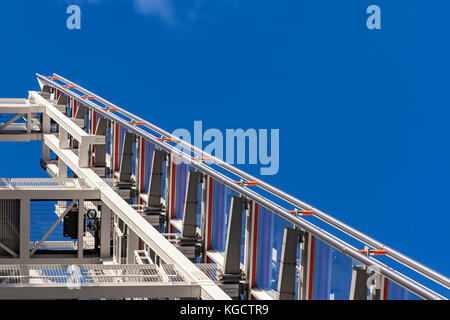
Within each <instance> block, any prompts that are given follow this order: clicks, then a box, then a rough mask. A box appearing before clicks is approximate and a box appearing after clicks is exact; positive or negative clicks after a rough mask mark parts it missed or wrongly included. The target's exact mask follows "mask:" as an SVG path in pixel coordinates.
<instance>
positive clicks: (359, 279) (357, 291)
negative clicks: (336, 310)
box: [349, 266, 369, 300]
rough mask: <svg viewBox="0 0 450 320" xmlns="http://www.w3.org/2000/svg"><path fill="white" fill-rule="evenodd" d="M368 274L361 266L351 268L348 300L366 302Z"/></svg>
mask: <svg viewBox="0 0 450 320" xmlns="http://www.w3.org/2000/svg"><path fill="white" fill-rule="evenodd" d="M368 279H369V274H368V273H367V269H366V268H365V267H363V266H353V272H352V282H351V287H350V297H349V299H350V300H367V290H368V287H367V280H368Z"/></svg>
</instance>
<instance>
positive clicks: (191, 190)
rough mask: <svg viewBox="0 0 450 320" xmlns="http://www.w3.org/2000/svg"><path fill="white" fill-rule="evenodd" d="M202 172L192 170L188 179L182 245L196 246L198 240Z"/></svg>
mask: <svg viewBox="0 0 450 320" xmlns="http://www.w3.org/2000/svg"><path fill="white" fill-rule="evenodd" d="M199 183H200V172H198V171H193V170H190V171H189V173H188V178H187V188H186V195H185V205H184V212H183V227H182V230H181V243H182V244H183V242H188V243H189V244H190V245H195V241H196V238H197V210H198V185H199Z"/></svg>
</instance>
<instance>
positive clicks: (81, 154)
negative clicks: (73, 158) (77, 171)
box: [78, 142, 89, 168]
mask: <svg viewBox="0 0 450 320" xmlns="http://www.w3.org/2000/svg"><path fill="white" fill-rule="evenodd" d="M78 165H79V166H80V168H87V167H89V144H87V143H86V142H84V143H83V142H80V144H79V148H78Z"/></svg>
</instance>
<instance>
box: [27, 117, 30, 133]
mask: <svg viewBox="0 0 450 320" xmlns="http://www.w3.org/2000/svg"><path fill="white" fill-rule="evenodd" d="M27 133H31V113H27Z"/></svg>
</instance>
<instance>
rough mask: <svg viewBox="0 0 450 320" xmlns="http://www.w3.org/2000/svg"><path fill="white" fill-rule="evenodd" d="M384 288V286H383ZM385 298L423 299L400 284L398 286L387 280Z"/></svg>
mask: <svg viewBox="0 0 450 320" xmlns="http://www.w3.org/2000/svg"><path fill="white" fill-rule="evenodd" d="M385 290H386V287H385ZM387 299H388V300H423V299H422V298H420V297H418V296H416V295H415V294H414V293H412V292H410V291H408V290H406V289H405V288H403V287H402V286H399V285H398V284H396V283H395V282H393V281H391V280H388V281H387Z"/></svg>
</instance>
